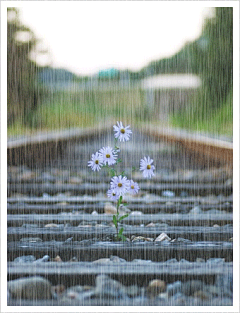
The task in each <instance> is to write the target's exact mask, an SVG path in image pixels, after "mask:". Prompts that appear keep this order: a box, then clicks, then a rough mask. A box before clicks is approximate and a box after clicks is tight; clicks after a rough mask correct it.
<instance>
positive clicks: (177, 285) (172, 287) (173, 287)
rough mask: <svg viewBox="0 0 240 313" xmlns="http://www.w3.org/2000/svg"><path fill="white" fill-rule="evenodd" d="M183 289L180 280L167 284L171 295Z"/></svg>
mask: <svg viewBox="0 0 240 313" xmlns="http://www.w3.org/2000/svg"><path fill="white" fill-rule="evenodd" d="M181 290H182V282H180V281H179V280H178V281H175V282H174V283H172V284H168V285H167V292H168V294H169V295H170V296H173V295H175V294H177V293H178V292H181Z"/></svg>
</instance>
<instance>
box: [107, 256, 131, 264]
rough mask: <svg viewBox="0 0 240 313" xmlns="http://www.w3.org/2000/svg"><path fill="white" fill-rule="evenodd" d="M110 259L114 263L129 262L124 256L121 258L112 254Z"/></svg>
mask: <svg viewBox="0 0 240 313" xmlns="http://www.w3.org/2000/svg"><path fill="white" fill-rule="evenodd" d="M110 261H112V262H113V263H124V262H127V261H126V260H124V259H122V258H119V257H118V256H116V255H111V256H110Z"/></svg>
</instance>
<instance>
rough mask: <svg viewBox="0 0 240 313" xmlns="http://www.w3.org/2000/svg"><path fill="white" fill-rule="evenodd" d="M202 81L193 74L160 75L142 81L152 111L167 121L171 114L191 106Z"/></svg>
mask: <svg viewBox="0 0 240 313" xmlns="http://www.w3.org/2000/svg"><path fill="white" fill-rule="evenodd" d="M201 84H202V83H201V79H200V77H199V76H197V75H193V74H160V75H155V76H151V77H148V78H146V79H143V80H142V81H141V88H142V89H143V90H145V91H146V93H145V96H146V103H147V105H148V107H149V108H150V110H152V111H153V112H154V113H155V114H157V115H159V118H160V119H167V118H168V116H169V114H171V113H174V112H176V111H178V110H179V109H180V108H184V107H187V106H189V105H191V103H190V102H191V97H192V95H193V94H194V93H196V92H197V90H198V89H199V88H200V87H201Z"/></svg>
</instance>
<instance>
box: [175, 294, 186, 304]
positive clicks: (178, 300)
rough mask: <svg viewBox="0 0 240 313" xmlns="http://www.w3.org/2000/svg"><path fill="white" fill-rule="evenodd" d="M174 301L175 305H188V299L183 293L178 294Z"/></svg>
mask: <svg viewBox="0 0 240 313" xmlns="http://www.w3.org/2000/svg"><path fill="white" fill-rule="evenodd" d="M172 301H173V302H174V305H184V304H185V303H186V297H185V295H184V294H182V293H181V292H177V293H176V294H175V295H173V297H172Z"/></svg>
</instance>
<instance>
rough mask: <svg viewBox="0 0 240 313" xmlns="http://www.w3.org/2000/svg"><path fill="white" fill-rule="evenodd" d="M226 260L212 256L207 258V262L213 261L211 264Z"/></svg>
mask: <svg viewBox="0 0 240 313" xmlns="http://www.w3.org/2000/svg"><path fill="white" fill-rule="evenodd" d="M224 262H225V259H224V258H211V259H208V260H207V263H211V264H220V263H224Z"/></svg>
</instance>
